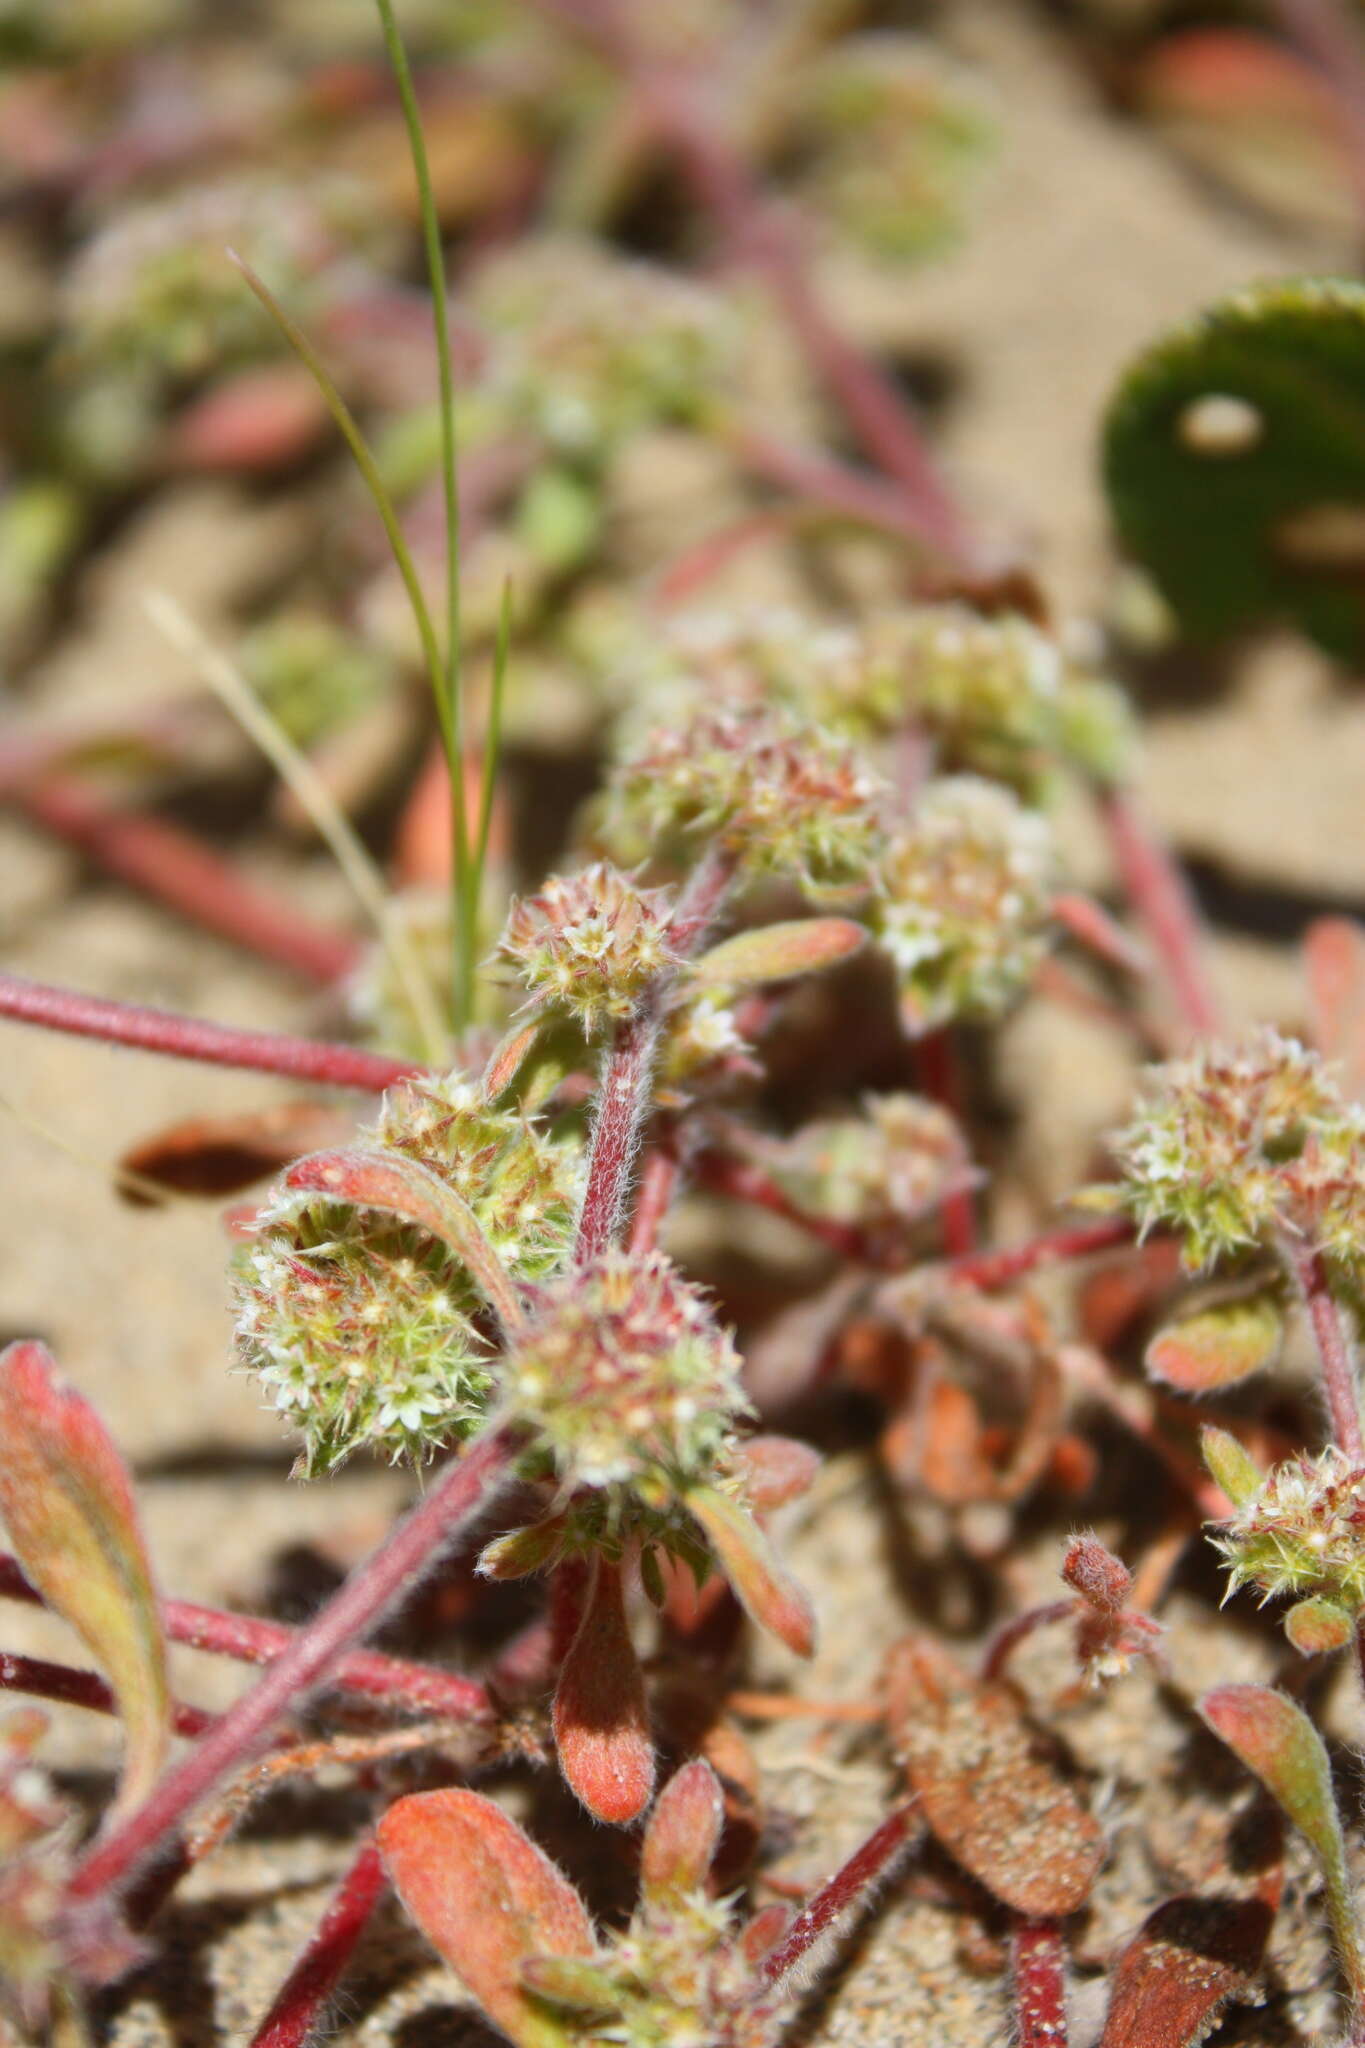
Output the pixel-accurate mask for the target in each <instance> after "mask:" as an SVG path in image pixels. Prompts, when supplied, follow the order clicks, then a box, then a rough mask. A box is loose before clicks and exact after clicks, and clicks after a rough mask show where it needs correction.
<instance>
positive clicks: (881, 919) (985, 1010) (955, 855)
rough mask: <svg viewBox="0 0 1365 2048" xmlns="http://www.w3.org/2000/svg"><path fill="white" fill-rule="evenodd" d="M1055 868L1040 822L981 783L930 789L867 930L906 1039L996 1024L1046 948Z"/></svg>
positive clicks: (945, 782) (965, 778) (898, 847)
mask: <svg viewBox="0 0 1365 2048" xmlns="http://www.w3.org/2000/svg"><path fill="white" fill-rule="evenodd" d="M1054 871H1055V857H1054V853H1053V843H1052V834H1051V831H1050V829H1049V827H1048V825H1047V822H1046V820H1045V819H1044V818H1042V817H1040V816H1039V814H1038V813H1037V812H1036V811H1030V810H1027V809H1026V808H1025V807H1024V805H1023V804H1021V803H1020V802H1019V800H1018V799H1017V798H1016V797H1015V796H1013V795H1012V794H1011V793H1010V791H1009V790H1007V789H1003V788H1001V787H1000V785H999V784H997V783H993V782H987V781H985V780H983V779H982V778H981V777H980V776H974V775H958V776H944V777H942V778H941V779H940V780H938V781H935V782H931V783H930V784H929V785H928V787H927V788H926V790H925V792H924V794H923V796H922V797H921V799H920V801H919V804H918V805H917V807H916V810H915V813H914V816H913V818H912V819H911V821H910V823H909V825H908V826H907V827H906V828H905V829H904V830H903V831H902V832H900V833H898V834H897V835H896V837H895V838H894V839H893V840H892V842H891V844H890V846H889V847H888V849H887V852H886V856H885V858H884V860H883V863H882V871H881V872H882V885H881V891H880V893H879V895H878V897H877V899H876V901H875V903H874V904H873V907H872V910H871V913H870V922H871V926H872V930H873V933H874V935H875V936H876V938H877V939H878V940H879V941H880V943H881V945H882V947H883V948H884V949H885V951H886V953H887V954H888V955H889V957H890V960H891V963H892V966H893V967H894V969H895V971H896V977H897V981H898V983H899V988H900V1001H901V1011H902V1015H903V1016H904V1018H905V1021H906V1024H907V1026H908V1028H909V1029H911V1030H913V1031H928V1030H932V1029H934V1028H935V1027H937V1026H938V1025H940V1024H946V1023H948V1022H950V1021H952V1020H953V1019H955V1018H961V1017H994V1016H999V1015H1000V1014H1001V1012H1002V1011H1004V1010H1005V1009H1007V1008H1008V1007H1009V1005H1010V1004H1011V1003H1012V1002H1013V1001H1014V1000H1015V999H1016V998H1017V997H1018V996H1019V995H1020V994H1021V993H1022V991H1023V990H1024V989H1025V988H1027V986H1028V984H1029V982H1030V981H1031V979H1032V977H1033V974H1034V972H1035V970H1036V969H1037V966H1038V963H1039V961H1040V960H1041V959H1042V958H1043V955H1044V953H1045V952H1046V951H1047V947H1048V944H1049V938H1050V932H1049V905H1050V902H1051V898H1052V891H1053V878H1054Z"/></svg>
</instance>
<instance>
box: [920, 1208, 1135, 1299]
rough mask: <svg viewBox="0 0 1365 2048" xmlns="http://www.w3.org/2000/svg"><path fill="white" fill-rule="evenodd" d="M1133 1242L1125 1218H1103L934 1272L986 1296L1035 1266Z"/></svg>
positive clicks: (947, 1264) (1132, 1227)
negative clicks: (978, 1289)
mask: <svg viewBox="0 0 1365 2048" xmlns="http://www.w3.org/2000/svg"><path fill="white" fill-rule="evenodd" d="M1136 1238H1137V1226H1136V1224H1134V1223H1132V1222H1130V1221H1129V1219H1128V1218H1127V1217H1126V1216H1106V1217H1105V1218H1104V1219H1103V1221H1102V1222H1099V1223H1073V1224H1068V1225H1067V1226H1066V1227H1065V1228H1063V1229H1061V1230H1049V1231H1044V1232H1043V1233H1042V1235H1041V1236H1039V1237H1031V1238H1029V1239H1028V1241H1027V1243H1025V1244H1016V1245H1009V1246H1007V1247H1006V1249H1005V1250H1004V1251H999V1252H970V1253H969V1254H968V1255H967V1257H966V1258H961V1259H945V1260H944V1262H943V1264H942V1265H941V1266H940V1267H939V1269H938V1270H939V1272H940V1273H941V1274H942V1276H943V1278H944V1279H945V1280H950V1281H952V1283H953V1284H954V1286H957V1287H979V1288H980V1289H981V1291H982V1293H983V1294H989V1293H992V1292H993V1291H994V1290H995V1289H996V1288H998V1287H1008V1286H1010V1285H1011V1284H1012V1282H1014V1281H1015V1280H1022V1279H1023V1278H1024V1277H1025V1275H1026V1274H1029V1273H1032V1272H1035V1271H1036V1270H1037V1268H1038V1267H1039V1266H1055V1265H1058V1264H1060V1263H1061V1262H1062V1261H1064V1260H1071V1259H1089V1258H1094V1257H1095V1256H1096V1255H1097V1254H1098V1253H1100V1252H1109V1251H1115V1250H1117V1249H1118V1247H1119V1246H1121V1245H1130V1244H1133V1243H1134V1242H1135V1241H1136Z"/></svg>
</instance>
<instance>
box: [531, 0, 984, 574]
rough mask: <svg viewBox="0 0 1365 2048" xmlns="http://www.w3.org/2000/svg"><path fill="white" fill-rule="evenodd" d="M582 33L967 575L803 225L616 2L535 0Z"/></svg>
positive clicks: (967, 549)
mask: <svg viewBox="0 0 1365 2048" xmlns="http://www.w3.org/2000/svg"><path fill="white" fill-rule="evenodd" d="M539 4H540V6H541V8H542V11H543V12H545V13H547V14H551V15H553V16H555V17H556V18H557V19H559V20H561V21H565V22H567V23H568V25H569V26H570V27H571V28H573V29H574V30H576V31H577V33H579V34H580V35H582V36H583V37H584V38H585V39H586V40H587V41H588V42H590V43H591V44H592V45H593V46H594V47H595V48H596V49H597V50H598V51H599V52H600V53H601V55H602V56H603V57H604V58H605V60H606V61H607V62H608V63H609V64H611V65H612V66H614V68H615V69H616V70H617V71H618V72H619V73H620V75H621V76H622V78H623V79H624V80H625V82H626V83H627V85H628V86H629V88H630V90H631V93H632V95H633V100H634V105H635V111H636V113H637V116H638V118H639V119H640V121H641V122H643V123H645V124H647V125H648V126H649V127H650V128H652V129H653V130H654V132H655V134H656V135H657V136H658V137H659V138H660V140H661V141H662V142H664V143H665V144H666V145H667V146H669V147H670V148H671V149H672V150H673V151H674V152H675V153H676V155H677V158H678V162H679V164H680V166H681V168H682V171H683V174H684V176H685V177H686V179H687V181H688V183H689V184H690V185H691V187H692V191H693V193H694V196H695V197H696V199H697V202H698V204H699V205H700V206H701V207H702V208H703V209H704V210H705V211H706V212H707V213H708V214H709V215H710V217H711V221H712V224H713V225H714V227H715V228H716V230H717V232H718V234H719V235H720V236H721V238H722V242H723V245H724V248H725V251H726V253H727V256H728V258H729V260H730V261H731V262H733V263H735V264H737V265H742V266H743V267H744V268H746V269H749V270H752V271H754V272H755V273H756V274H758V275H759V276H762V277H763V278H765V279H766V281H767V283H768V284H769V286H770V288H771V289H772V291H773V293H774V294H775V296H776V297H777V299H778V301H779V303H780V304H781V306H782V308H783V310H784V311H785V313H786V315H787V318H788V320H789V322H790V323H791V327H792V331H793V333H794V335H795V336H796V339H797V340H798V342H799V343H800V344H801V347H802V349H803V350H804V352H805V354H806V356H807V358H808V360H809V361H810V363H811V366H812V367H813V369H814V370H815V371H816V373H817V375H818V376H819V377H820V378H821V380H822V381H823V382H824V384H825V385H826V386H827V387H828V389H829V391H830V393H831V395H832V396H833V397H834V398H835V400H836V401H837V402H838V404H839V406H840V407H841V409H842V411H843V413H844V415H845V417H846V419H847V420H848V423H849V425H850V426H851V427H852V429H853V431H854V433H855V434H856V435H857V437H858V439H859V441H860V442H861V443H862V446H863V448H864V450H865V452H866V453H867V455H868V456H869V457H870V459H871V460H872V461H874V462H875V463H876V464H877V465H878V467H879V468H880V469H882V470H883V471H884V472H885V474H886V475H888V476H890V477H893V478H894V479H895V481H896V483H897V484H898V485H899V486H900V499H901V507H902V517H903V519H904V521H905V524H906V526H907V527H909V528H913V530H914V531H915V532H917V533H918V535H919V537H920V538H921V540H923V541H924V543H925V544H926V545H927V546H928V547H930V548H932V550H933V551H934V553H935V554H936V555H937V556H939V557H940V559H941V560H943V561H946V562H948V563H949V564H951V565H952V566H954V567H957V568H967V567H969V566H970V565H971V562H972V559H973V549H972V546H971V543H970V538H969V535H968V533H967V529H966V525H965V522H964V520H963V518H962V515H961V513H960V511H959V510H958V507H957V505H956V504H955V503H954V500H953V498H952V496H951V494H950V492H949V490H948V488H947V486H946V485H945V483H944V482H943V480H942V478H941V477H940V476H939V474H938V471H937V468H936V466H935V464H934V462H933V459H932V457H931V456H930V454H929V451H928V449H927V448H926V446H925V443H924V437H923V435H922V434H921V432H920V428H919V423H918V421H917V420H916V419H915V417H914V414H913V412H912V411H911V409H910V407H909V406H908V405H907V403H906V401H905V400H904V398H903V397H902V396H901V394H900V392H899V391H898V390H897V389H896V387H895V385H894V384H893V383H892V381H891V379H890V378H889V377H888V376H887V375H886V374H885V372H884V371H883V370H882V369H881V368H880V367H879V365H878V364H877V363H875V362H874V361H873V360H872V358H871V357H870V356H868V355H866V354H865V353H864V352H863V350H862V349H860V348H859V347H858V346H857V345H856V344H855V343H854V342H852V341H851V340H850V339H849V338H848V336H847V335H845V334H844V333H843V332H842V330H841V329H840V328H839V326H838V325H837V323H836V322H835V321H834V320H833V319H832V318H831V316H830V314H829V313H828V311H827V310H826V308H825V306H824V305H823V303H822V302H821V300H820V298H819V296H818V294H817V293H816V291H815V289H814V287H813V285H812V284H811V281H810V277H809V275H808V268H807V262H806V250H805V244H804V237H803V236H802V234H801V231H800V224H799V222H797V221H795V220H794V219H792V218H791V217H790V216H789V215H788V214H787V213H786V212H785V211H781V210H779V209H778V207H777V205H776V204H775V202H774V201H773V200H771V199H770V198H769V196H768V195H767V193H765V191H764V190H763V188H762V187H761V185H760V184H759V183H758V182H757V180H756V179H755V178H754V176H753V174H752V172H751V171H750V169H749V166H748V165H747V164H746V163H745V162H744V159H743V158H742V156H741V155H740V154H739V152H738V151H737V150H736V149H735V148H734V147H733V145H732V144H731V142H730V141H729V139H728V137H727V136H725V135H724V134H723V133H722V132H720V130H719V129H718V127H717V124H716V122H715V121H714V119H713V118H712V117H711V113H710V108H709V105H708V100H707V95H706V94H705V93H704V92H702V91H699V90H698V89H697V88H696V86H695V85H694V83H693V82H692V81H690V80H689V79H687V78H686V77H680V76H678V74H677V73H676V72H674V71H665V70H663V69H661V68H660V67H659V66H658V65H656V64H655V63H654V62H653V61H652V60H651V58H650V57H649V55H648V53H647V52H645V51H643V50H642V49H641V48H640V47H639V45H638V43H637V41H636V39H635V37H634V36H633V34H632V33H631V27H630V14H629V12H628V11H627V10H625V9H623V8H621V7H619V6H617V5H614V4H613V0H539Z"/></svg>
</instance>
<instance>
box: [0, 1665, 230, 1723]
mask: <svg viewBox="0 0 1365 2048" xmlns="http://www.w3.org/2000/svg"><path fill="white" fill-rule="evenodd" d="M0 1692H23V1693H30V1694H31V1695H32V1696H33V1698H34V1699H40V1700H56V1701H58V1702H59V1703H60V1704H61V1705H62V1706H64V1707H84V1708H85V1709H86V1710H87V1711H88V1712H89V1713H92V1714H117V1712H118V1702H117V1700H116V1699H115V1698H114V1695H113V1693H112V1692H111V1691H110V1690H109V1687H108V1686H107V1685H106V1684H105V1682H104V1680H103V1679H102V1678H100V1677H99V1676H98V1675H97V1674H96V1673H95V1672H93V1671H77V1670H76V1669H75V1668H74V1667H73V1666H72V1665H70V1664H51V1663H49V1662H48V1660H47V1658H46V1657H21V1656H19V1655H17V1654H16V1653H15V1652H14V1651H11V1650H0ZM213 1722H214V1716H213V1715H212V1714H207V1713H205V1712H204V1710H203V1708H202V1707H187V1706H182V1705H180V1704H179V1702H177V1703H176V1705H175V1707H174V1708H173V1709H172V1722H171V1725H172V1726H173V1727H174V1729H175V1732H176V1734H177V1735H187V1736H190V1737H191V1738H192V1739H195V1740H197V1739H198V1737H199V1736H201V1735H203V1734H204V1733H206V1731H207V1730H208V1729H210V1728H211V1727H212V1726H213Z"/></svg>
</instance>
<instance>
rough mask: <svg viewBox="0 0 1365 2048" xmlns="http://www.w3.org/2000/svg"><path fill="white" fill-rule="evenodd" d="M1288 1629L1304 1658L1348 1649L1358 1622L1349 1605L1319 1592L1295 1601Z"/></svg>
mask: <svg viewBox="0 0 1365 2048" xmlns="http://www.w3.org/2000/svg"><path fill="white" fill-rule="evenodd" d="M1284 1632H1285V1634H1286V1635H1287V1636H1288V1638H1289V1640H1290V1642H1291V1643H1292V1644H1293V1645H1294V1648H1295V1649H1296V1650H1297V1651H1298V1653H1299V1655H1300V1656H1301V1657H1322V1656H1325V1655H1326V1654H1327V1653H1328V1652H1329V1651H1331V1650H1344V1649H1345V1648H1346V1645H1347V1644H1348V1643H1349V1642H1350V1640H1351V1638H1352V1636H1353V1635H1354V1634H1355V1632H1356V1621H1355V1616H1354V1615H1353V1614H1352V1613H1351V1611H1350V1609H1349V1608H1346V1607H1339V1606H1338V1605H1337V1603H1336V1601H1335V1600H1328V1599H1326V1598H1325V1597H1324V1596H1323V1595H1322V1594H1317V1595H1315V1596H1314V1597H1313V1598H1312V1599H1309V1600H1298V1601H1296V1602H1295V1604H1294V1605H1293V1606H1292V1607H1291V1608H1290V1610H1289V1612H1288V1614H1286V1616H1285V1618H1284Z"/></svg>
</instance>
